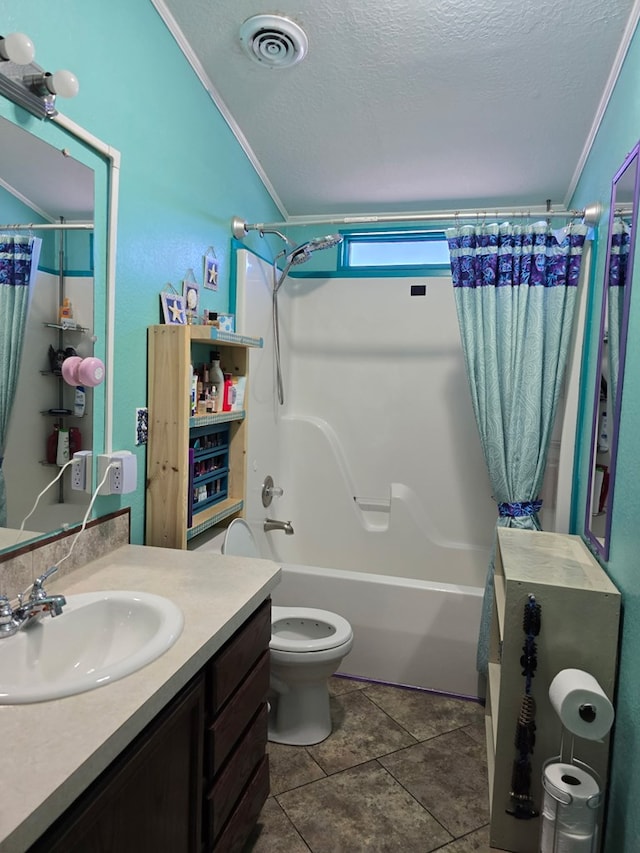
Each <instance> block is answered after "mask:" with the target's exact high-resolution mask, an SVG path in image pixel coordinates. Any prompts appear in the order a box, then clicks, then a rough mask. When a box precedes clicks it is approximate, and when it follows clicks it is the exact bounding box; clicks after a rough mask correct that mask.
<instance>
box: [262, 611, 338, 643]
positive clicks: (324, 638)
mask: <svg viewBox="0 0 640 853" xmlns="http://www.w3.org/2000/svg"><path fill="white" fill-rule="evenodd" d="M352 637H353V631H352V629H351V625H350V624H349V623H348V622H347V620H346V619H343V617H342V616H338V614H337V613H331V612H330V611H329V610H318V609H316V608H315V607H279V606H277V605H274V606H273V607H272V608H271V642H270V643H269V646H270V648H272V649H277V650H278V651H281V652H319V651H323V650H326V649H335V648H336V647H337V646H342V645H343V644H344V643H348V642H349V640H351V638H352Z"/></svg>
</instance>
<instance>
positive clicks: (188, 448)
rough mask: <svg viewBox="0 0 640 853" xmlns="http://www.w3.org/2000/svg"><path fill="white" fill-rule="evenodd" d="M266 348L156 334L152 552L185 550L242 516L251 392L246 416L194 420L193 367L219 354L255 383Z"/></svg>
mask: <svg viewBox="0 0 640 853" xmlns="http://www.w3.org/2000/svg"><path fill="white" fill-rule="evenodd" d="M259 346H262V340H261V339H260V338H250V337H247V336H245V335H236V334H233V333H231V332H221V331H219V330H218V329H216V328H215V327H213V326H196V325H187V326H178V325H161V326H151V327H150V328H149V339H148V359H149V366H148V404H149V440H148V446H147V507H146V544H147V545H158V546H161V547H165V548H186V547H187V542H188V541H189V540H191V539H193V538H195V537H196V536H198V535H199V534H200V533H203V532H204V531H205V530H207V529H209V528H210V527H213V526H214V525H217V524H220V523H221V522H222V521H224V520H225V519H229V518H231V517H232V516H236V515H240V514H241V513H242V510H243V507H244V495H245V483H246V415H247V412H246V401H247V400H248V394H247V391H246V390H245V396H244V400H245V408H244V409H243V410H240V411H230V412H220V413H217V414H204V415H196V416H195V417H193V416H191V413H190V390H191V376H190V365H191V364H197V363H203V362H207V361H209V360H210V352H211V350H217V351H218V352H220V356H221V362H222V365H223V367H224V369H225V372H227V373H231V374H235V375H237V376H245V377H247V382H248V372H249V358H248V348H249V347H259ZM218 441H219V444H218V443H217V442H218ZM209 445H210V446H209ZM201 490H204V492H203V493H202V494H200V492H201Z"/></svg>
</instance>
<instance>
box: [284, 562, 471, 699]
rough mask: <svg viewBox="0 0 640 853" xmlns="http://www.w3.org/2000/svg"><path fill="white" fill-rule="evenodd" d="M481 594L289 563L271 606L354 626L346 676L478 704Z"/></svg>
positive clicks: (344, 664) (343, 669)
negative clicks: (331, 616)
mask: <svg viewBox="0 0 640 853" xmlns="http://www.w3.org/2000/svg"><path fill="white" fill-rule="evenodd" d="M482 594H483V591H482V589H481V588H478V587H471V586H461V585H456V584H447V583H431V582H428V581H420V580H413V579H411V578H397V577H391V576H388V575H379V574H369V573H366V574H365V573H362V572H353V571H343V570H338V569H328V568H327V569H324V568H317V567H313V566H302V565H290V564H286V563H285V564H283V565H282V581H281V583H280V584H279V585H278V586H277V587H276V588H275V589H274V591H273V593H272V598H273V603H274V604H279V605H299V606H303V607H318V608H321V609H324V610H332V611H334V612H336V613H339V614H340V615H341V616H344V617H345V619H348V620H349V622H350V623H351V625H352V627H353V632H354V636H355V642H354V645H353V649H352V651H351V652H350V654H349V655H348V656H347V657H346V658H345V659H344V660H343V662H342V667H341V669H340V672H339V674H341V675H348V676H353V677H359V678H367V679H372V680H375V681H382V682H387V683H390V684H399V685H407V686H412V687H420V688H424V689H428V690H434V691H438V692H442V693H451V694H454V695H457V696H467V697H474V698H477V697H478V696H479V695H481V693H482V690H481V688H480V685H479V683H478V673H477V672H476V647H477V642H478V629H479V625H480V611H481V605H482Z"/></svg>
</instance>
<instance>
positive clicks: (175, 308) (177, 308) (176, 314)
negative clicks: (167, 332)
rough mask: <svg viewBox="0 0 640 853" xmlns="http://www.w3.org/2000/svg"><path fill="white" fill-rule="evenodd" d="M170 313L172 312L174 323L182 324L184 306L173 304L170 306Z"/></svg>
mask: <svg viewBox="0 0 640 853" xmlns="http://www.w3.org/2000/svg"><path fill="white" fill-rule="evenodd" d="M169 311H171V320H172V322H174V323H180V322H181V320H182V306H181V305H179V304H178V303H177V302H173V303H172V304H170V305H169Z"/></svg>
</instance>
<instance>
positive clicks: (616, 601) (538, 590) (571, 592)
mask: <svg viewBox="0 0 640 853" xmlns="http://www.w3.org/2000/svg"><path fill="white" fill-rule="evenodd" d="M529 595H534V596H535V600H536V602H537V603H538V604H539V605H540V607H541V628H540V633H539V634H538V636H537V637H536V648H537V668H536V670H535V674H534V677H533V679H532V682H531V695H532V696H533V697H534V699H535V703H536V705H535V707H536V711H535V723H536V732H535V735H536V739H535V745H534V749H533V753H532V755H531V766H532V773H531V789H530V791H531V796H532V799H533V804H534V806H535V808H536V809H537V810H538V811H540V810H541V808H542V798H543V791H542V768H543V764H544V762H545V761H547V760H548V759H550V758H553V757H555V756H557V755H558V753H559V751H560V740H561V734H562V728H561V724H560V721H559V719H558V717H557V715H556V712H555V711H554V709H553V707H552V706H551V703H550V701H549V685H550V684H551V681H552V680H553V678H554V676H555V675H556V674H557V673H558V672H560V670H563V669H583V670H585V671H586V672H589V673H591V674H592V675H593V676H594V677H595V678H596V680H597V681H598V682H599V684H600V686H601V687H602V689H603V690H604V691H605V693H606V694H607V696H608V697H609V698H610V699H611V700H613V695H614V687H615V678H616V658H617V646H618V629H619V619H620V594H619V592H618V590H617V589H616V587H615V586H614V585H613V583H612V582H611V580H610V579H609V577H608V576H607V574H606V572H605V571H604V570H603V569H602V567H601V566H600V565H599V564H598V562H597V561H596V560H595V559H594V557H593V556H592V554H591V553H590V552H589V550H588V549H587V547H586V546H585V544H584V542H583V541H582V539H581V538H580V537H579V536H572V535H566V534H561V533H545V532H540V531H531V530H518V529H511V528H500V529H498V544H497V548H496V560H495V593H494V607H493V617H492V627H491V637H490V650H489V671H488V683H487V701H486V736H487V760H488V767H489V800H490V808H491V829H490V844H491V847H492V848H496V849H498V850H509V851H514V853H537V851H538V843H539V842H538V839H539V834H540V818H539V817H537V818H533V819H531V820H523V819H518V818H516V817H514V816H513V815H511V814H509V813H508V812H507V808H508V807H509V806H510V803H511V800H510V796H509V794H510V790H511V780H512V772H513V765H514V761H515V759H516V757H517V753H516V748H515V734H516V726H517V722H518V716H519V713H520V709H521V705H522V699H523V696H524V695H525V678H524V675H523V668H522V664H521V662H520V658H521V656H522V652H523V644H524V641H525V634H524V629H523V617H524V607H525V604H526V603H527V601H528V598H529ZM575 757H576V758H578V759H580V760H581V761H583V762H586V763H587V764H588V765H589V766H591V767H592V768H593V769H594V770H595V771H596V772H597V773H598V775H599V776H600V778H601V779H603V780H606V778H607V768H608V761H609V738H608V737H607V738H605V739H604V741H603V742H601V743H600V742H595V741H587V740H584V739H578V738H576V741H575Z"/></svg>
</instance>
